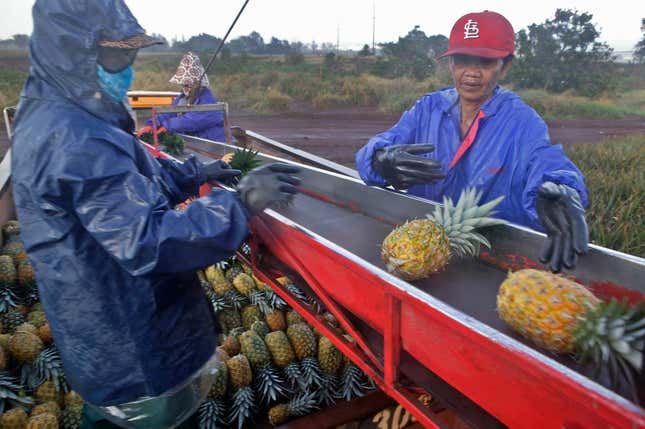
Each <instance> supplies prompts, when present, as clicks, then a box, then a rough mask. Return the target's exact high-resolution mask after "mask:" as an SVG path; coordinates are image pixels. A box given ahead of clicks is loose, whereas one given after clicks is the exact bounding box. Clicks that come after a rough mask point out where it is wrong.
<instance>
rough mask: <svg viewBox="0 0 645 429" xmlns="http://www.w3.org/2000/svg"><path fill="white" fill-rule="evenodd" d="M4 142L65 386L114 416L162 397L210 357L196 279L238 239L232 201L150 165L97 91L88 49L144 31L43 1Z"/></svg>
mask: <svg viewBox="0 0 645 429" xmlns="http://www.w3.org/2000/svg"><path fill="white" fill-rule="evenodd" d="M33 18H34V32H33V34H32V38H31V45H30V55H31V69H30V73H29V77H28V79H27V81H26V83H25V86H24V89H23V91H22V94H21V101H20V104H19V106H18V109H17V113H16V118H15V128H14V135H13V139H12V143H13V144H12V183H13V195H14V199H15V203H16V209H17V214H18V219H19V220H20V222H21V224H22V238H23V240H24V242H25V246H26V249H27V253H28V255H29V260H30V261H31V263H32V264H33V266H34V269H35V272H36V278H37V281H38V287H39V292H40V297H41V300H42V304H43V308H44V311H45V313H46V315H47V318H48V320H49V323H50V327H51V330H52V333H53V337H54V340H55V342H56V345H57V347H58V349H59V351H60V354H61V357H62V361H63V364H64V368H65V372H66V375H67V380H68V381H69V383H70V385H71V386H72V388H73V389H74V390H76V391H78V392H79V393H80V394H81V395H82V396H83V398H84V399H86V400H87V401H88V402H90V403H93V404H96V405H103V406H105V405H115V404H121V403H124V402H128V401H133V400H136V399H139V398H141V397H142V396H157V395H159V394H161V393H163V392H166V391H168V390H169V389H172V388H173V387H175V386H177V385H179V384H181V383H182V382H184V381H185V380H187V379H188V378H189V377H190V376H191V375H193V374H195V373H196V372H197V371H198V369H199V368H201V367H202V365H204V363H205V362H206V361H207V360H208V359H209V358H210V357H211V356H212V354H213V352H214V350H215V347H216V344H217V332H216V328H215V326H216V325H215V318H214V317H213V313H212V307H211V306H210V304H209V303H208V301H207V299H206V297H205V296H204V293H203V291H202V290H201V287H200V285H199V283H198V281H197V279H196V275H195V270H196V269H198V268H202V267H204V266H206V265H208V264H212V263H214V262H216V261H219V260H221V259H223V258H226V257H228V256H230V255H231V254H232V253H233V251H234V250H235V249H237V248H238V246H239V245H240V244H241V242H242V241H243V239H244V238H245V237H246V235H247V233H248V231H247V217H246V213H245V211H244V208H243V206H242V204H241V202H240V201H239V200H238V198H237V194H235V193H230V192H225V191H221V190H220V191H213V193H212V194H210V195H209V196H206V197H203V198H200V199H198V200H196V201H195V202H193V203H191V204H190V205H189V206H188V208H187V209H186V210H185V211H183V212H180V211H177V210H174V209H173V207H174V206H175V205H176V204H177V203H179V202H182V201H184V200H185V199H186V198H187V197H188V196H190V195H196V194H197V193H198V186H199V185H200V184H201V183H203V182H204V175H203V173H202V172H201V171H200V168H199V163H197V162H196V161H195V160H194V159H189V160H187V161H186V162H185V163H183V164H180V163H176V162H172V161H168V160H156V159H154V158H153V157H152V156H150V155H149V153H148V152H147V151H146V150H145V149H144V148H143V146H142V145H141V144H140V143H138V142H137V139H136V137H135V136H134V135H133V133H132V132H133V127H134V124H133V121H132V119H131V116H130V114H129V113H128V107H127V106H126V105H125V104H122V103H120V102H116V101H114V100H113V99H111V98H110V97H109V96H108V95H107V94H106V93H104V92H102V90H101V88H100V86H99V83H98V80H97V74H96V48H95V46H96V41H97V39H98V38H99V35H101V34H104V35H108V36H110V37H112V39H113V40H119V39H122V38H123V37H125V36H128V35H134V34H138V33H142V32H143V30H142V28H141V27H140V26H139V24H138V23H137V21H136V19H135V18H134V17H133V16H132V15H131V14H130V11H129V10H128V9H127V7H126V6H125V4H124V3H123V2H122V1H121V0H91V1H86V2H76V1H66V0H38V1H37V2H36V4H35V6H34V8H33Z"/></svg>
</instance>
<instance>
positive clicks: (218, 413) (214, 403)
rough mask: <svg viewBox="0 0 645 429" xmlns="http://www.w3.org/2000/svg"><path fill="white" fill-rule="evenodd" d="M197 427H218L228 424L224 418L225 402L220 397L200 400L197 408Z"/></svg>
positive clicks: (201, 428)
mask: <svg viewBox="0 0 645 429" xmlns="http://www.w3.org/2000/svg"><path fill="white" fill-rule="evenodd" d="M197 415H198V418H199V429H218V428H223V427H225V426H229V422H228V419H227V418H226V403H225V402H224V401H223V400H222V399H210V400H207V401H204V402H202V404H201V405H200V406H199V408H198V409H197Z"/></svg>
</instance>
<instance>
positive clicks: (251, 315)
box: [241, 305, 263, 329]
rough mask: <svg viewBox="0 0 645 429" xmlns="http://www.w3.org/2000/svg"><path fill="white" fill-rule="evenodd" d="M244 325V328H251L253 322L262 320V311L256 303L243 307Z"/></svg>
mask: <svg viewBox="0 0 645 429" xmlns="http://www.w3.org/2000/svg"><path fill="white" fill-rule="evenodd" d="M241 315H242V326H244V329H251V325H252V324H253V322H255V321H257V320H262V319H263V317H262V313H261V312H260V309H259V308H258V307H257V306H256V305H246V306H244V307H242V311H241Z"/></svg>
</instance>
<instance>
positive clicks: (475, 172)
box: [356, 87, 587, 230]
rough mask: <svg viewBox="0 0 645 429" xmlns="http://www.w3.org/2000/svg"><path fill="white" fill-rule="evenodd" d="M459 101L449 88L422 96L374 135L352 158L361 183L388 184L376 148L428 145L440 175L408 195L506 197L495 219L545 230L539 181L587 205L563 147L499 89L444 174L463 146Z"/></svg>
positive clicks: (580, 179)
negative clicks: (469, 192)
mask: <svg viewBox="0 0 645 429" xmlns="http://www.w3.org/2000/svg"><path fill="white" fill-rule="evenodd" d="M458 97H459V94H458V93H457V91H456V89H455V88H445V89H442V90H439V91H436V92H433V93H430V94H427V95H425V96H424V97H422V98H421V99H419V100H418V101H417V102H416V104H415V105H414V107H413V108H412V109H410V110H409V111H407V112H405V113H404V114H403V115H402V116H401V119H400V120H399V122H398V123H397V124H396V125H395V126H394V127H392V128H391V129H389V130H388V131H386V132H384V133H381V134H378V135H376V136H374V137H372V138H371V139H370V141H369V142H368V143H367V145H365V146H364V147H363V148H361V149H360V150H359V152H358V153H357V154H356V165H357V168H358V171H359V174H360V176H361V178H362V179H363V180H364V181H365V183H367V184H368V185H377V186H385V185H386V183H385V181H384V180H383V178H382V177H380V176H379V175H378V174H377V173H376V172H375V171H374V170H373V168H372V157H373V155H374V152H376V151H377V150H379V149H381V148H383V147H385V146H389V145H395V144H423V143H432V144H434V145H435V150H434V151H433V152H431V153H429V154H425V155H423V156H425V157H427V158H431V159H435V160H437V161H440V162H441V163H442V170H443V171H444V173H445V174H446V177H445V178H444V179H442V180H440V181H439V182H437V183H435V184H432V185H419V186H413V187H411V188H410V189H409V190H408V192H409V193H410V194H413V195H418V196H421V197H425V198H428V199H431V200H435V201H441V200H442V197H443V196H446V197H450V198H452V199H453V201H455V202H457V200H458V199H459V194H460V193H461V191H462V190H463V189H464V188H466V187H468V186H474V187H476V188H477V189H479V190H480V191H482V192H483V197H482V201H481V203H485V202H488V201H490V200H493V199H495V198H497V197H499V196H501V195H504V196H505V198H504V199H503V200H502V202H501V203H500V204H499V205H498V206H497V207H496V208H495V210H496V211H497V215H496V216H498V217H500V218H503V219H506V220H508V221H510V222H513V223H517V224H520V225H524V226H528V227H530V228H533V229H537V230H543V228H542V225H541V224H540V221H539V220H538V217H537V213H536V211H535V199H536V193H537V189H538V187H539V186H540V185H541V184H542V183H543V182H545V181H552V182H555V183H560V184H564V185H568V186H570V187H572V188H574V189H575V190H577V191H578V193H579V194H580V198H581V199H582V202H583V204H584V205H585V206H586V205H587V188H586V186H585V183H584V177H583V175H582V173H581V172H580V170H578V168H576V166H575V165H574V164H573V163H572V162H571V161H570V160H569V159H568V158H567V157H566V155H565V153H564V151H563V149H562V146H561V145H552V144H551V142H550V140H549V132H548V128H547V126H546V124H545V123H544V121H543V120H542V118H540V116H539V115H538V114H537V113H536V112H535V111H534V110H533V109H532V108H531V107H529V106H528V105H527V104H526V103H524V102H523V101H522V100H521V99H520V98H519V96H518V95H517V94H515V93H513V92H511V91H508V90H504V89H502V88H500V87H497V88H496V89H495V91H494V93H493V96H492V97H491V98H490V99H488V100H487V101H486V102H485V103H484V104H483V105H482V106H481V112H480V115H481V116H482V117H481V118H480V119H479V121H478V129H477V133H476V135H475V137H474V140H473V143H472V145H471V146H470V148H469V149H468V150H467V151H466V152H465V153H464V154H463V155H462V156H461V157H460V158H459V159H458V161H457V162H456V163H455V164H454V165H453V167H452V168H450V169H449V168H448V167H449V166H450V164H451V162H452V161H453V158H455V154H456V153H457V151H458V149H459V147H460V146H461V144H462V139H461V137H460V126H459V123H460V117H459V103H458Z"/></svg>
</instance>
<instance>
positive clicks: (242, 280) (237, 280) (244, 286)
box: [233, 273, 255, 296]
mask: <svg viewBox="0 0 645 429" xmlns="http://www.w3.org/2000/svg"><path fill="white" fill-rule="evenodd" d="M233 286H234V287H235V289H237V291H238V292H239V293H241V294H242V295H244V296H249V294H250V293H251V291H252V290H254V289H255V282H254V281H253V278H251V276H249V275H248V274H246V273H239V274H238V275H237V276H235V277H234V278H233Z"/></svg>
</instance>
